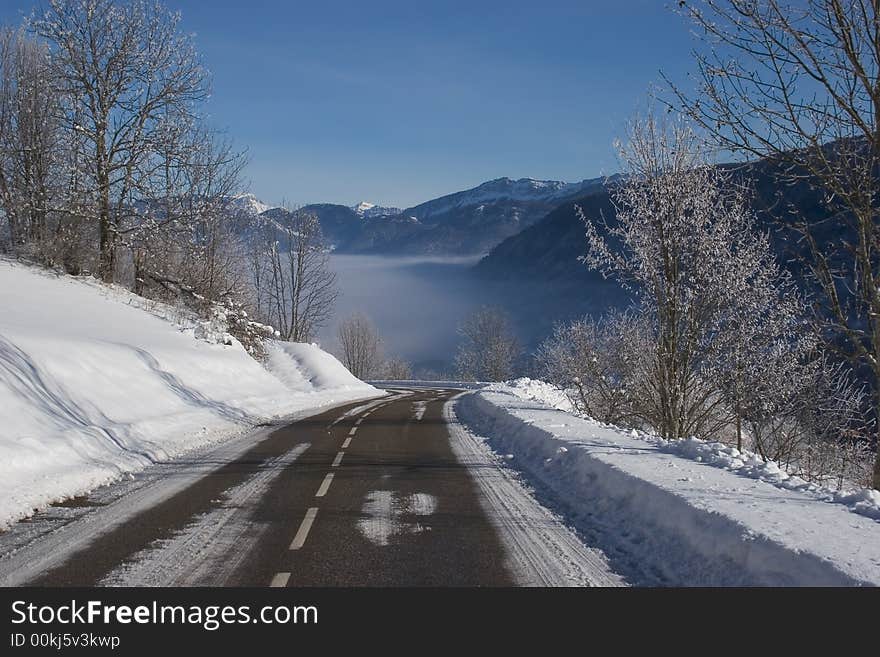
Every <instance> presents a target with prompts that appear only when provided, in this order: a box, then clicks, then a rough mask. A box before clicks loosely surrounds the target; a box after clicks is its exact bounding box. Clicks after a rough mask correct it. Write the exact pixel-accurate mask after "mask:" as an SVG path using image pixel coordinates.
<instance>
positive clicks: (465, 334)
mask: <svg viewBox="0 0 880 657" xmlns="http://www.w3.org/2000/svg"><path fill="white" fill-rule="evenodd" d="M458 332H459V334H460V335H461V337H462V342H461V344H460V346H459V348H458V351H457V353H456V355H455V367H456V370H457V371H458V375H459V376H460V377H462V379H464V380H469V381H474V380H476V381H504V380H506V379H509V378H510V377H511V376H513V371H514V365H515V363H516V359H517V358H518V357H519V356H520V354H521V353H522V349H521V347H520V345H519V341H518V340H517V339H516V336H515V335H514V333H513V329H512V328H511V326H510V320H509V319H508V318H507V314H506V313H505V312H504V311H503V310H501V309H500V308H495V307H488V306H487V307H483V308H480V309H479V310H477V311H476V312H475V313H473V314H472V315H471V316H470V317H468V318H467V319H465V321H464V322H463V323H462V325H461V326H460V327H459V328H458Z"/></svg>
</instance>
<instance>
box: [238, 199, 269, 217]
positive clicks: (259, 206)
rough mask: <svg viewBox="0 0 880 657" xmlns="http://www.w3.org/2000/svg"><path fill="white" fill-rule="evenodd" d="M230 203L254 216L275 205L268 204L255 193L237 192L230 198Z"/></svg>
mask: <svg viewBox="0 0 880 657" xmlns="http://www.w3.org/2000/svg"><path fill="white" fill-rule="evenodd" d="M229 205H230V206H231V207H233V208H235V209H236V210H241V211H243V212H246V213H247V214H250V215H252V216H254V217H256V216H257V215H260V214H263V213H264V212H266V210H272V209H273V208H274V207H275V206H273V205H266V204H265V203H263V202H262V201H261V200H260V199H258V198H257V197H256V196H254V195H253V194H237V195H235V196H233V197H231V198H230V199H229Z"/></svg>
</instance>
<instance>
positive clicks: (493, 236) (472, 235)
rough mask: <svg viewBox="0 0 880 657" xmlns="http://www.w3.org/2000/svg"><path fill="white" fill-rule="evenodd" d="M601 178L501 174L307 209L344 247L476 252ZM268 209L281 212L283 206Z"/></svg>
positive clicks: (336, 243) (409, 252)
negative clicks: (423, 195) (442, 192)
mask: <svg viewBox="0 0 880 657" xmlns="http://www.w3.org/2000/svg"><path fill="white" fill-rule="evenodd" d="M602 182H603V181H602V180H601V179H593V180H584V181H582V182H579V183H565V182H559V181H553V180H533V179H531V178H521V179H519V180H512V179H510V178H498V179H497V180H492V181H489V182H486V183H483V184H482V185H479V186H477V187H474V188H473V189H468V190H464V191H461V192H456V193H454V194H448V195H446V196H442V197H440V198H437V199H434V200H431V201H426V202H425V203H421V204H419V205H416V206H413V207H411V208H407V209H405V210H399V209H397V208H390V207H382V206H377V205H373V204H370V203H366V202H361V203H359V204H357V205H356V206H354V207H348V206H345V205H338V204H333V203H319V204H312V205H307V206H305V207H304V208H303V209H304V210H307V211H310V212H314V213H315V214H317V215H318V217H319V218H320V220H321V226H322V228H323V230H324V234H325V235H326V236H327V238H328V239H329V240H330V242H331V243H332V244H333V245H334V246H335V248H336V250H337V251H339V252H342V253H363V254H375V255H428V254H430V255H455V256H462V255H478V254H483V253H487V252H488V251H489V250H490V249H492V248H493V247H494V246H496V245H497V244H498V243H500V242H501V241H503V240H504V239H506V238H507V237H510V236H512V235H515V234H517V233H519V232H520V231H521V230H523V229H524V228H527V227H528V226H531V225H532V224H534V223H535V222H536V221H538V220H540V219H541V218H542V217H544V216H545V215H546V214H547V213H548V212H550V211H551V210H553V209H554V208H555V207H557V206H558V205H559V204H560V203H563V202H565V201H567V200H570V199H573V198H578V197H579V196H582V195H584V194H585V193H587V192H589V191H591V190H594V189H596V188H600V187H601V186H602ZM250 205H251V206H253V203H252V204H250ZM268 212H269V213H270V214H271V213H275V214H283V211H282V210H280V209H279V208H274V209H270V210H269V211H268Z"/></svg>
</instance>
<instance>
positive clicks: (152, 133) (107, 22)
mask: <svg viewBox="0 0 880 657" xmlns="http://www.w3.org/2000/svg"><path fill="white" fill-rule="evenodd" d="M178 22H179V15H178V14H174V13H171V12H169V11H168V10H166V9H165V8H164V7H163V6H162V5H161V4H159V3H156V2H150V1H149V0H131V1H130V2H125V3H121V2H114V1H113V0H50V2H49V3H48V7H47V8H46V10H45V11H43V12H40V13H38V14H37V15H35V16H34V17H33V18H32V20H31V22H30V26H31V28H32V30H33V31H34V32H35V33H36V34H37V35H39V36H40V37H42V38H44V39H46V41H47V42H48V44H49V46H50V48H51V53H52V62H53V66H54V87H55V88H56V89H57V90H58V91H59V92H61V93H62V94H63V95H64V96H65V98H66V99H67V102H66V103H65V105H64V107H65V109H66V111H65V112H64V113H63V126H64V128H65V129H66V133H67V138H68V139H69V140H70V143H72V144H75V145H76V148H77V154H76V158H75V160H74V162H75V166H76V167H77V173H78V174H79V176H80V179H79V181H78V186H79V193H80V195H81V196H82V197H83V198H84V199H85V200H86V202H84V203H83V204H82V211H83V212H84V213H86V215H87V217H88V219H90V220H91V221H93V222H94V223H95V224H96V226H97V229H98V233H99V242H100V244H99V271H100V274H101V276H102V278H103V279H104V280H107V281H111V280H113V277H114V274H115V266H116V247H117V244H118V243H119V237H120V233H121V231H123V230H124V229H125V228H124V227H125V226H126V225H128V224H131V223H137V221H136V219H137V216H136V211H137V208H138V206H139V204H140V203H141V202H142V201H143V200H144V199H153V198H154V197H155V190H154V189H153V188H152V185H151V183H152V182H154V176H153V174H154V173H155V171H154V167H155V166H156V165H157V162H156V160H157V158H156V155H157V153H158V152H160V151H161V150H162V145H163V140H166V139H167V138H168V135H169V132H170V131H169V129H168V125H169V124H172V125H182V124H187V123H188V122H190V121H191V120H192V119H193V118H194V117H195V113H196V108H197V106H198V104H199V103H200V102H201V101H203V100H204V99H205V98H206V97H207V95H208V85H207V76H206V74H205V71H204V70H203V68H202V66H201V64H200V62H199V58H198V56H197V55H196V52H195V49H194V48H193V44H192V41H191V38H190V37H189V36H188V35H185V34H183V33H182V32H181V31H180V30H179V29H178ZM166 145H167V144H166Z"/></svg>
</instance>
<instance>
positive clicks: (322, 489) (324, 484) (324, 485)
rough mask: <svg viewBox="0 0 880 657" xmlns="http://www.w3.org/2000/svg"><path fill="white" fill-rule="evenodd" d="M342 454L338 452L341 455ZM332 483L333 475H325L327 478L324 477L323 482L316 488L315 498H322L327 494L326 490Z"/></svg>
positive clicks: (330, 473)
mask: <svg viewBox="0 0 880 657" xmlns="http://www.w3.org/2000/svg"><path fill="white" fill-rule="evenodd" d="M341 453H342V452H340V454H341ZM331 483H333V473H332V472H329V473H327V476H326V477H324V481H322V482H321V485H320V486H318V492H317V493H315V497H324V496H325V495H326V494H327V490H328V489H329V488H330V484H331Z"/></svg>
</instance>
